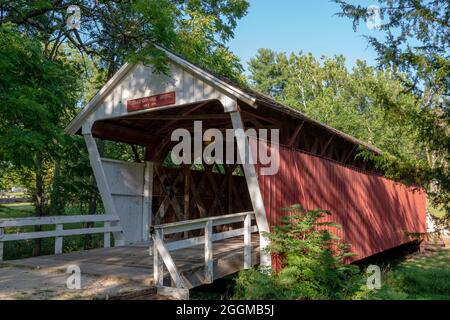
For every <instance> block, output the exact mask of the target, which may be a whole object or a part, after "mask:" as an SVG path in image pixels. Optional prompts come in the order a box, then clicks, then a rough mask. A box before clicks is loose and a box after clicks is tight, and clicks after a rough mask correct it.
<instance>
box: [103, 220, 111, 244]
mask: <svg viewBox="0 0 450 320" xmlns="http://www.w3.org/2000/svg"><path fill="white" fill-rule="evenodd" d="M110 226H111V222H109V221H105V223H104V225H103V227H104V228H109V227H110ZM109 247H111V232H105V233H104V234H103V248H109Z"/></svg>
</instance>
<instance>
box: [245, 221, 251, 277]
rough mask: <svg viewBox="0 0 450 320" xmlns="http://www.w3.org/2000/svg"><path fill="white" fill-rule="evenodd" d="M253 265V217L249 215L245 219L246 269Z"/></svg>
mask: <svg viewBox="0 0 450 320" xmlns="http://www.w3.org/2000/svg"><path fill="white" fill-rule="evenodd" d="M251 267H252V217H251V215H247V216H246V217H245V220H244V269H250V268H251Z"/></svg>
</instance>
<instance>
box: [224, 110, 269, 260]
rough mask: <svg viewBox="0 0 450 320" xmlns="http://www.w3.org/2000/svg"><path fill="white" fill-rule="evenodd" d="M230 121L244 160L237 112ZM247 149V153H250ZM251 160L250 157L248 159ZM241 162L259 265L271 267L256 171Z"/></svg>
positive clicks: (242, 141)
mask: <svg viewBox="0 0 450 320" xmlns="http://www.w3.org/2000/svg"><path fill="white" fill-rule="evenodd" d="M230 115H231V121H232V123H233V128H234V129H235V130H236V131H235V133H236V142H237V146H238V155H239V158H240V159H244V160H245V158H246V156H245V154H246V144H247V141H246V140H247V137H246V135H245V132H244V130H245V128H244V124H243V122H242V118H241V114H240V113H239V111H235V112H231V113H230ZM250 149H251V148H249V152H251V150H250ZM249 158H250V159H251V157H249ZM241 162H243V164H242V168H243V170H244V176H245V180H246V182H247V187H248V191H249V193H250V199H251V201H252V205H253V210H254V211H255V217H256V221H257V224H258V229H259V232H260V239H259V241H260V257H261V261H260V265H261V266H267V267H269V266H271V265H272V261H271V256H270V254H269V253H268V252H266V249H267V246H268V240H267V239H266V238H265V237H264V236H263V235H262V232H270V229H269V223H268V221H267V216H266V209H265V207H264V201H263V198H262V195H261V190H260V189H259V182H258V176H257V174H256V169H255V166H254V165H253V164H249V163H245V161H241Z"/></svg>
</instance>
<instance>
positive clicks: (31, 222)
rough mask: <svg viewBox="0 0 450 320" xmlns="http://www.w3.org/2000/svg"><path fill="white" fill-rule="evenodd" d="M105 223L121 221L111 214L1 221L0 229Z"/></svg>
mask: <svg viewBox="0 0 450 320" xmlns="http://www.w3.org/2000/svg"><path fill="white" fill-rule="evenodd" d="M103 221H119V217H118V216H116V215H110V214H95V215H76V216H51V217H31V218H15V219H0V227H25V226H39V225H46V224H65V223H78V222H80V223H81V222H103Z"/></svg>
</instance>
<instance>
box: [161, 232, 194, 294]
mask: <svg viewBox="0 0 450 320" xmlns="http://www.w3.org/2000/svg"><path fill="white" fill-rule="evenodd" d="M153 243H154V244H155V247H154V248H155V252H156V251H158V253H159V257H160V258H162V260H163V261H164V264H165V266H166V268H167V270H168V271H169V274H170V277H171V278H172V280H173V281H174V282H175V285H176V287H177V288H186V285H185V283H184V281H183V279H181V276H180V274H179V273H178V268H177V266H176V265H175V262H174V261H173V259H172V257H171V255H170V253H169V251H168V250H167V248H166V247H165V245H164V243H163V241H162V239H161V238H160V237H159V236H156V234H155V235H154V236H153ZM153 267H154V268H155V266H153ZM158 276H159V277H160V275H158Z"/></svg>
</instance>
